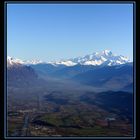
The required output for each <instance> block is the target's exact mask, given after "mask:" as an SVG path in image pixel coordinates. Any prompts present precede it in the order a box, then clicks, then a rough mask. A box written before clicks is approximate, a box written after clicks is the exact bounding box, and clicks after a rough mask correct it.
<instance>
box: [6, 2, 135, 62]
mask: <svg viewBox="0 0 140 140" xmlns="http://www.w3.org/2000/svg"><path fill="white" fill-rule="evenodd" d="M105 49H109V50H111V51H112V52H113V53H115V54H122V55H125V56H127V57H129V58H130V59H132V57H133V4H8V6H7V55H8V56H12V57H16V58H20V59H24V60H26V59H29V60H30V59H41V60H43V61H52V60H58V59H62V58H72V57H76V56H83V55H86V54H91V53H93V52H98V51H102V50H105Z"/></svg>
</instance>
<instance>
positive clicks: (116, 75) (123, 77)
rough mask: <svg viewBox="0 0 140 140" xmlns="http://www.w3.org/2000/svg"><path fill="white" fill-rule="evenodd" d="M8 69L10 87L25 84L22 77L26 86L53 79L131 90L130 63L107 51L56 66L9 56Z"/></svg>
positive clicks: (131, 71)
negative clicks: (40, 80) (14, 84)
mask: <svg viewBox="0 0 140 140" xmlns="http://www.w3.org/2000/svg"><path fill="white" fill-rule="evenodd" d="M7 67H8V78H9V83H10V81H11V83H13V79H14V81H15V83H16V81H17V82H18V83H19V81H22V82H23V81H24V82H25V80H24V78H25V77H26V80H27V81H28V82H29V81H38V78H41V79H44V80H47V81H49V79H54V78H55V79H59V80H60V79H61V80H71V81H75V82H78V83H81V84H84V85H89V86H94V87H100V86H102V87H105V88H107V89H114V90H117V89H120V90H123V89H124V90H126V91H127V90H129V91H132V89H133V88H132V87H133V86H132V85H133V62H131V61H130V60H129V59H128V58H127V57H125V56H122V55H114V54H113V53H112V52H111V51H109V50H104V51H102V52H99V53H98V52H96V53H92V54H90V55H85V56H83V57H77V58H72V59H67V60H61V61H57V62H43V61H40V60H32V61H25V60H20V59H16V58H12V57H9V56H8V57H7ZM19 79H22V80H19ZM24 82H23V83H24ZM26 83H27V82H26ZM33 83H37V82H33ZM41 83H42V82H41ZM18 85H20V84H18ZM27 85H30V84H27Z"/></svg>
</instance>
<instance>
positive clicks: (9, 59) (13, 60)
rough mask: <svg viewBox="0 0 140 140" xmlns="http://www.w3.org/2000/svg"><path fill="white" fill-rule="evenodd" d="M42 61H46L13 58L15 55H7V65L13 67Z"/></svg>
mask: <svg viewBox="0 0 140 140" xmlns="http://www.w3.org/2000/svg"><path fill="white" fill-rule="evenodd" d="M41 63H45V62H43V61H41V60H31V61H29V60H27V61H26V60H24V61H23V60H21V59H17V58H13V57H10V56H8V57H7V66H8V67H11V66H13V65H35V64H41Z"/></svg>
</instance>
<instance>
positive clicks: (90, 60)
mask: <svg viewBox="0 0 140 140" xmlns="http://www.w3.org/2000/svg"><path fill="white" fill-rule="evenodd" d="M7 61H8V65H12V64H24V65H32V64H35V65H36V64H52V65H55V66H57V65H65V66H74V65H78V64H80V65H93V66H97V65H103V66H106V65H108V66H113V65H120V64H125V63H129V62H131V61H130V60H129V59H128V58H127V57H125V56H122V55H114V54H113V53H112V52H111V51H110V50H104V51H102V52H95V53H92V54H89V55H85V56H82V57H76V58H72V59H67V60H61V61H52V62H43V61H41V60H31V61H28V60H20V59H14V58H12V57H9V56H8V58H7Z"/></svg>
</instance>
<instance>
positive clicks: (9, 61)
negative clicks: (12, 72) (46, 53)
mask: <svg viewBox="0 0 140 140" xmlns="http://www.w3.org/2000/svg"><path fill="white" fill-rule="evenodd" d="M22 64H24V62H23V61H22V60H20V59H15V58H12V57H10V56H8V57H7V66H8V67H11V66H13V65H22Z"/></svg>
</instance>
